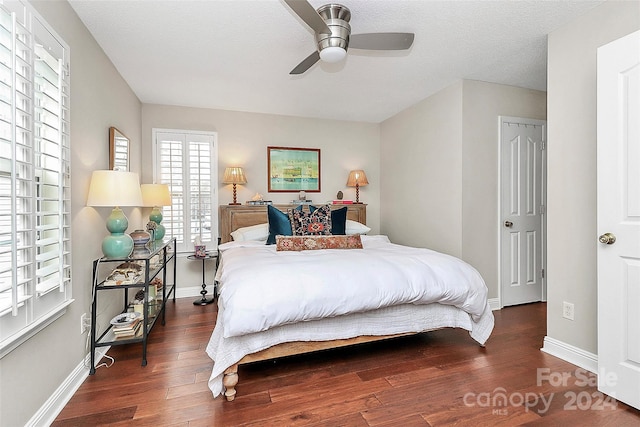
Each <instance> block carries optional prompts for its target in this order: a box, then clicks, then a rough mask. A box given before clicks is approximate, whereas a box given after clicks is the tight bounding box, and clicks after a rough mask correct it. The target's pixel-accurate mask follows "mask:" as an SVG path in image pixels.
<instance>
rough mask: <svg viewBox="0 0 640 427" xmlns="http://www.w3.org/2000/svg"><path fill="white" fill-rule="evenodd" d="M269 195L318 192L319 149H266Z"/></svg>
mask: <svg viewBox="0 0 640 427" xmlns="http://www.w3.org/2000/svg"><path fill="white" fill-rule="evenodd" d="M267 171H268V174H269V177H268V180H269V192H270V193H278V192H280V193H294V192H298V191H308V192H311V193H313V192H315V193H319V192H320V149H319V148H287V147H267Z"/></svg>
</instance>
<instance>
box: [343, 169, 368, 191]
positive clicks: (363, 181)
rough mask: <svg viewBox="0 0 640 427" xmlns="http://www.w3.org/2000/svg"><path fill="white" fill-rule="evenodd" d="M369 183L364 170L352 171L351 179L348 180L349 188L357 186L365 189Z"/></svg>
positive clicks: (350, 173)
mask: <svg viewBox="0 0 640 427" xmlns="http://www.w3.org/2000/svg"><path fill="white" fill-rule="evenodd" d="M368 184H369V181H367V175H365V173H364V171H363V170H362V169H357V170H352V171H351V172H349V178H347V187H355V186H356V185H357V186H359V187H363V186H365V185H368Z"/></svg>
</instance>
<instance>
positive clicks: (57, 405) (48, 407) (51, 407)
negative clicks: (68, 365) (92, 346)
mask: <svg viewBox="0 0 640 427" xmlns="http://www.w3.org/2000/svg"><path fill="white" fill-rule="evenodd" d="M109 348H110V347H99V348H97V349H96V361H99V360H100V359H102V357H103V356H104V355H105V354H107V351H108V350H109ZM90 364H91V357H90V354H89V353H87V355H86V357H85V358H84V359H83V360H82V361H81V362H80V363H79V364H78V366H76V368H75V369H74V370H73V372H71V374H69V376H68V377H67V378H66V379H65V380H64V381H63V383H62V384H60V386H59V387H58V388H57V389H56V391H55V392H54V393H53V394H52V395H51V396H50V397H49V399H47V401H46V402H45V403H44V405H42V406H41V407H40V409H38V412H36V413H35V414H34V415H33V417H31V419H30V420H29V421H28V422H27V424H26V426H28V427H32V426H33V427H39V426H50V425H51V424H52V423H53V422H54V421H55V419H56V417H57V416H58V414H60V412H62V410H63V409H64V407H65V405H66V404H67V403H68V402H69V400H71V398H72V397H73V395H74V393H75V392H76V391H78V389H79V388H80V386H81V385H82V383H83V382H84V380H85V379H87V377H88V376H89V365H90Z"/></svg>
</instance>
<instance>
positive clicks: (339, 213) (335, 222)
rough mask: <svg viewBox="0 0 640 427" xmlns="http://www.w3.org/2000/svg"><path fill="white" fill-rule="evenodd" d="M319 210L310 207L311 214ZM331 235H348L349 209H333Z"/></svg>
mask: <svg viewBox="0 0 640 427" xmlns="http://www.w3.org/2000/svg"><path fill="white" fill-rule="evenodd" d="M316 209H318V208H317V207H315V206H313V205H309V210H310V211H311V212H313V211H315V210H316ZM331 234H333V235H335V236H344V235H345V234H347V207H346V206H345V207H343V208H340V209H333V210H332V211H331Z"/></svg>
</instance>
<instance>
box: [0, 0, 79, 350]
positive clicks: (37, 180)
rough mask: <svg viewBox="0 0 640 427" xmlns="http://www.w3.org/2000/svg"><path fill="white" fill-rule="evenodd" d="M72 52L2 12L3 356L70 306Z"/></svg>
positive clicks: (26, 16) (22, 8)
mask: <svg viewBox="0 0 640 427" xmlns="http://www.w3.org/2000/svg"><path fill="white" fill-rule="evenodd" d="M69 105H70V104H69V48H68V46H67V45H66V44H65V43H64V42H63V41H62V40H61V39H60V37H58V36H57V35H56V34H55V33H54V32H53V31H52V30H51V29H50V28H49V26H48V25H47V24H46V23H45V22H44V20H43V19H42V18H41V17H40V16H39V15H37V13H36V12H35V11H33V9H32V8H31V7H30V6H29V5H28V4H23V3H21V2H8V3H7V4H4V5H0V357H2V356H4V355H6V354H7V353H8V352H10V351H11V350H13V349H14V348H15V347H17V346H18V345H19V344H20V343H22V342H23V341H24V340H26V339H28V338H29V337H30V336H32V335H33V334H35V333H36V332H38V331H39V330H40V329H42V328H43V327H45V326H46V325H47V324H49V323H50V322H52V321H53V320H55V319H56V318H57V317H58V316H60V315H62V314H63V313H64V309H65V308H66V307H67V306H68V305H69V304H70V303H71V302H72V300H71V265H70V264H71V236H70V234H71V229H70V222H71V195H70V194H71V188H70V185H71V184H70V175H69V174H70V164H69V162H70V144H69Z"/></svg>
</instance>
